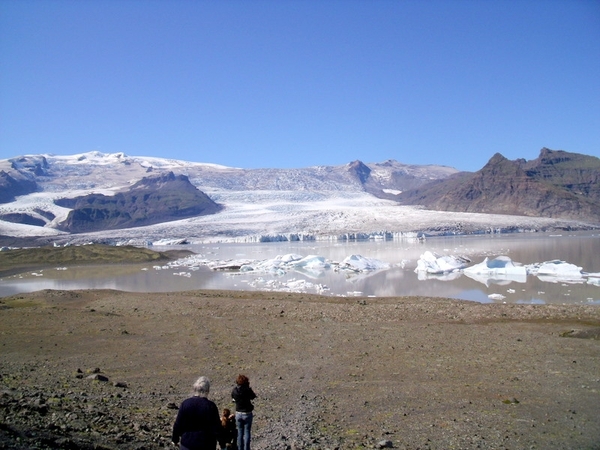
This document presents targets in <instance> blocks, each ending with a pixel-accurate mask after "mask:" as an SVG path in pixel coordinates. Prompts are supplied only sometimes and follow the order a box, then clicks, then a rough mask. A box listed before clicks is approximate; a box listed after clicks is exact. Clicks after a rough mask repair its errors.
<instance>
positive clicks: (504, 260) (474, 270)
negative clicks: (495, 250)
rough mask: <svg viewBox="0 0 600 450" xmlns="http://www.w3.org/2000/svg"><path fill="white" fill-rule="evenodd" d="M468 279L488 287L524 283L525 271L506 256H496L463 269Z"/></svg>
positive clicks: (525, 279)
mask: <svg viewBox="0 0 600 450" xmlns="http://www.w3.org/2000/svg"><path fill="white" fill-rule="evenodd" d="M463 273H464V274H465V275H466V276H468V277H469V278H471V279H473V280H475V281H478V282H480V283H483V284H485V285H486V286H489V285H490V284H492V283H493V284H509V283H511V282H513V281H514V282H516V283H525V282H526V281H527V269H526V268H525V267H524V266H522V265H520V264H518V263H514V262H513V261H512V260H511V259H510V258H509V257H508V256H498V257H496V258H494V259H489V258H487V257H486V258H485V259H484V260H483V261H482V262H480V263H479V264H475V265H473V266H471V267H467V268H465V269H463Z"/></svg>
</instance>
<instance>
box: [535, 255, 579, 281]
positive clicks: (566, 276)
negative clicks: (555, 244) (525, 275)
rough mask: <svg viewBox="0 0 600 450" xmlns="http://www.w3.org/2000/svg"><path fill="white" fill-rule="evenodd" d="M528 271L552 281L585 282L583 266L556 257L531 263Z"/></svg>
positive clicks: (541, 278)
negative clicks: (551, 259)
mask: <svg viewBox="0 0 600 450" xmlns="http://www.w3.org/2000/svg"><path fill="white" fill-rule="evenodd" d="M527 271H528V272H529V273H530V274H532V275H536V276H537V277H538V278H539V279H540V280H542V281H547V282H551V283H559V282H560V283H583V282H584V279H583V273H582V271H581V267H578V266H576V265H575V264H570V263H567V262H565V261H560V260H558V259H555V260H553V261H546V262H543V263H536V264H530V265H528V266H527Z"/></svg>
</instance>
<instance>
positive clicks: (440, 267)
mask: <svg viewBox="0 0 600 450" xmlns="http://www.w3.org/2000/svg"><path fill="white" fill-rule="evenodd" d="M467 262H469V260H468V259H467V258H465V257H462V256H452V255H444V256H440V255H438V254H437V253H435V252H430V251H426V252H425V253H423V254H422V255H421V257H420V258H419V260H418V261H417V268H416V269H415V272H417V273H420V272H425V273H430V274H447V273H450V272H455V271H457V270H460V269H463V268H464V267H466V266H467Z"/></svg>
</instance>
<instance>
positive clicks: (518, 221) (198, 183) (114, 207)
mask: <svg viewBox="0 0 600 450" xmlns="http://www.w3.org/2000/svg"><path fill="white" fill-rule="evenodd" d="M457 172H458V171H457V170H456V169H454V168H451V167H445V166H435V165H428V166H414V165H406V164H402V163H399V162H397V161H393V160H389V161H385V162H383V163H363V162H360V161H354V162H351V163H349V164H346V165H342V166H315V167H307V168H301V169H269V168H266V169H242V168H232V167H225V166H219V165H215V164H204V163H197V162H188V161H179V160H172V159H163V158H155V157H130V156H127V155H125V154H123V153H115V154H104V153H100V152H89V153H83V154H78V155H71V156H56V155H27V156H20V157H16V158H11V159H7V160H1V161H0V202H1V204H0V235H1V236H4V237H5V238H7V237H28V238H32V237H45V239H46V240H54V241H56V240H63V241H69V240H77V241H89V240H95V241H106V240H113V241H114V240H143V241H153V240H158V239H163V238H165V237H173V238H183V239H188V240H192V241H193V240H205V241H206V240H213V241H215V240H222V241H231V240H268V239H323V238H331V237H336V238H337V237H340V236H342V237H344V236H356V235H391V234H394V233H396V234H402V233H416V232H427V231H428V232H445V231H475V230H484V229H490V228H494V229H495V228H526V229H540V228H546V227H553V226H564V223H563V222H564V221H560V220H556V219H542V218H525V217H520V216H489V215H486V214H473V213H468V214H466V213H449V212H444V213H439V212H436V211H427V210H423V209H421V208H419V207H415V206H402V205H399V204H398V202H397V201H395V200H394V199H395V198H396V197H397V194H399V193H400V192H403V191H406V190H411V189H416V188H419V187H421V186H424V185H426V184H427V183H429V182H431V181H435V180H444V179H447V178H448V177H450V176H452V175H455V174H456V173H457ZM167 174H171V175H170V176H166V175H167ZM165 176H166V178H165ZM159 179H160V180H162V181H160V183H162V184H161V186H163V187H161V188H160V189H163V188H164V186H166V185H169V186H171V189H170V191H169V195H160V192H162V191H161V190H159V188H158V187H156V186H158V185H156V184H153V183H156V180H159ZM152 180H155V181H152ZM165 180H166V181H167V182H168V181H169V180H171V181H173V180H177V182H178V183H179V184H178V185H177V186H178V187H176V188H173V186H174V185H172V184H168V183H167V184H165ZM140 186H142V187H143V188H144V189H146V191H143V192H142V191H140V189H141V187H140ZM153 186H154V187H153ZM183 186H185V188H184V187H183ZM183 191H185V192H187V193H188V194H189V195H192V196H193V198H202V199H204V197H203V196H204V195H205V194H206V196H208V197H209V199H210V202H214V204H216V205H218V207H210V208H208V209H204V208H203V209H202V211H203V212H199V211H198V209H197V208H196V209H194V208H192V207H190V205H189V204H186V205H184V206H181V207H180V204H179V203H177V202H179V201H180V199H175V198H174V197H173V193H174V192H183ZM192 191H193V192H192ZM151 193H154V194H156V193H158V195H154V196H153V202H154V203H152V205H151V206H149V205H148V203H147V199H148V198H149V197H152V195H150V194H151ZM142 199H143V200H142ZM194 201H195V200H194ZM107 204H110V205H111V206H106V205H107ZM75 214H77V215H78V216H77V217H79V218H81V217H83V218H84V219H82V220H84V222H85V221H88V222H87V223H88V224H89V223H90V222H93V221H100V222H97V223H96V224H95V226H90V227H87V228H86V226H84V227H83V228H77V227H75V226H73V225H72V224H73V216H74V215H75ZM136 214H137V215H136ZM140 217H141V219H140ZM108 219H110V220H108ZM117 219H118V220H117ZM130 219H131V220H130ZM134 219H135V220H134ZM150 219H151V220H150ZM102 220H106V222H101V221H102ZM136 220H137V222H136ZM144 220H145V221H144ZM82 223H83V222H82ZM98 223H100V224H102V225H98ZM109 223H110V226H108V225H106V226H105V225H104V224H109ZM66 224H71V225H70V226H67V225H66ZM138 224H141V225H144V226H141V227H140V226H136V225H138ZM571 225H573V224H570V225H569V226H571ZM108 229H111V230H112V231H110V232H107V231H106V230H108ZM92 230H98V231H95V232H91V231H92ZM72 231H76V232H78V231H79V232H80V233H78V234H73V233H72ZM83 232H85V233H83ZM5 240H6V239H5Z"/></svg>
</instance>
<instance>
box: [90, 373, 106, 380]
mask: <svg viewBox="0 0 600 450" xmlns="http://www.w3.org/2000/svg"><path fill="white" fill-rule="evenodd" d="M87 379H88V380H95V381H103V382H107V381H108V377H107V376H105V375H101V374H99V373H95V374H93V375H89V376H88V377H87Z"/></svg>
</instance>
